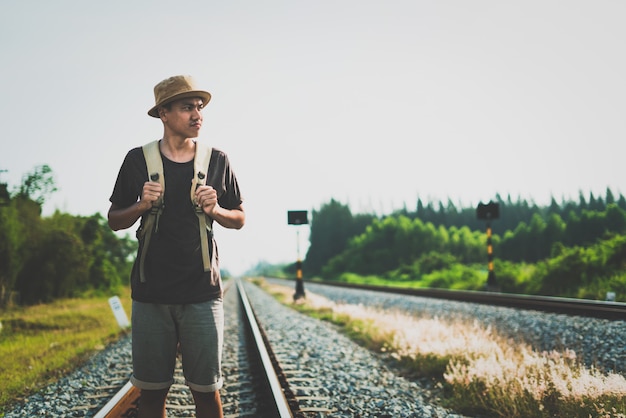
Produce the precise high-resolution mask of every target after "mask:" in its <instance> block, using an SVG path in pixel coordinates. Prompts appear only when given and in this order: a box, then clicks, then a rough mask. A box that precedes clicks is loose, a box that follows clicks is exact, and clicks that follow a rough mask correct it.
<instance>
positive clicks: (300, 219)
mask: <svg viewBox="0 0 626 418" xmlns="http://www.w3.org/2000/svg"><path fill="white" fill-rule="evenodd" d="M308 223H309V219H308V212H307V211H306V210H290V211H288V212H287V224H289V225H306V224H308ZM296 246H297V253H298V261H297V262H296V293H295V294H294V295H293V298H294V300H297V299H300V298H303V297H305V293H304V282H303V280H302V260H301V259H300V230H299V229H297V230H296Z"/></svg>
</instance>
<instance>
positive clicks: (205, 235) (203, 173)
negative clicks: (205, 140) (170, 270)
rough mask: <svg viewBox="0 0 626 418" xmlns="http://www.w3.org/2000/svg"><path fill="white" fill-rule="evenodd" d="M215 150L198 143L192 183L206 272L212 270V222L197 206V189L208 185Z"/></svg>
mask: <svg viewBox="0 0 626 418" xmlns="http://www.w3.org/2000/svg"><path fill="white" fill-rule="evenodd" d="M212 152H213V148H211V147H209V146H207V145H205V144H202V143H200V142H198V141H196V155H195V157H194V161H193V170H194V175H193V179H192V181H191V191H190V195H191V202H192V203H193V206H194V208H195V210H196V215H197V216H198V225H199V227H200V245H201V248H202V262H203V264H204V271H209V270H211V259H210V258H209V244H210V243H209V233H210V232H211V222H210V220H209V219H207V218H208V216H207V215H206V214H205V213H204V211H203V210H202V208H201V207H199V206H198V205H197V204H196V188H197V187H198V186H200V185H203V184H206V182H207V177H208V173H209V164H210V163H211V154H212Z"/></svg>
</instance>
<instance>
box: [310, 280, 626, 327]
mask: <svg viewBox="0 0 626 418" xmlns="http://www.w3.org/2000/svg"><path fill="white" fill-rule="evenodd" d="M312 283H318V284H323V285H328V286H337V287H346V288H352V289H361V290H371V291H375V292H388V293H394V294H402V295H410V296H422V297H429V298H437V299H446V300H455V301H458V302H470V303H480V304H484V305H492V306H504V307H508V308H516V309H527V310H538V311H544V312H550V313H559V314H566V315H578V316H585V317H590V318H600V319H608V320H613V321H619V320H622V321H624V320H626V303H621V302H604V301H597V300H590V299H573V298H561V297H551V296H530V295H516V294H510V293H498V292H481V291H464V290H449V289H407V288H399V287H391V286H369V285H356V284H350V283H341V282H334V281H315V282H312ZM305 286H306V285H305Z"/></svg>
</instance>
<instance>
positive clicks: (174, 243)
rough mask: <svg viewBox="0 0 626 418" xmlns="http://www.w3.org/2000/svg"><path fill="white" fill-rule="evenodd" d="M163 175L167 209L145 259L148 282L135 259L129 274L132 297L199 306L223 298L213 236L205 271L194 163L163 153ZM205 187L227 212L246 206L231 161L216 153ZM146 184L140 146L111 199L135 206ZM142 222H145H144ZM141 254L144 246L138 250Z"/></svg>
mask: <svg viewBox="0 0 626 418" xmlns="http://www.w3.org/2000/svg"><path fill="white" fill-rule="evenodd" d="M161 158H162V160H163V174H164V177H165V197H164V200H165V206H164V209H163V212H162V214H161V216H160V219H159V225H158V230H157V232H156V233H155V232H153V233H152V236H151V238H150V245H149V246H148V252H147V255H146V258H145V260H144V271H145V277H146V281H145V282H143V283H142V282H140V281H139V265H138V262H137V261H136V262H135V264H134V266H133V270H132V274H131V288H132V298H133V299H134V300H137V301H140V302H148V303H165V304H181V303H198V302H204V301H207V300H211V299H214V298H218V297H221V296H222V282H221V278H220V273H219V261H218V254H217V246H216V244H215V240H213V239H212V238H210V240H211V242H210V243H209V248H210V250H211V251H210V253H211V271H207V272H205V271H204V267H203V262H202V253H201V251H202V250H201V245H200V232H199V224H198V217H197V215H196V213H195V210H194V207H193V205H192V203H191V198H190V195H189V192H190V189H191V181H192V178H193V174H194V173H193V171H194V170H193V160H191V161H189V162H185V163H177V162H174V161H171V160H168V159H167V158H166V157H165V156H163V154H161ZM207 178H208V181H207V184H208V185H210V186H212V187H213V188H214V189H215V190H216V191H217V196H218V203H219V205H220V206H222V207H224V208H226V209H234V208H237V207H238V206H239V205H240V204H241V203H242V198H241V193H240V190H239V185H238V184H237V178H236V177H235V174H234V173H233V171H232V169H231V167H230V163H229V161H228V157H227V156H226V154H225V153H224V152H222V151H220V150H217V149H213V152H212V154H211V163H210V166H209V171H208V176H207ZM146 181H148V173H147V167H146V160H145V157H144V155H143V151H142V149H141V147H138V148H134V149H132V150H130V151H129V152H128V154H127V155H126V158H125V159H124V162H123V163H122V167H121V168H120V171H119V174H118V177H117V181H116V182H115V187H114V189H113V193H112V195H111V198H110V199H109V200H110V201H111V203H113V204H115V205H117V206H119V207H128V206H131V205H133V204H135V203H136V202H137V201H138V200H139V198H140V197H141V192H142V189H143V184H144V183H145V182H146ZM142 223H143V218H142ZM140 250H141V248H140Z"/></svg>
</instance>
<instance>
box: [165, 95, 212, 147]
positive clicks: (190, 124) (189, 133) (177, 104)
mask: <svg viewBox="0 0 626 418" xmlns="http://www.w3.org/2000/svg"><path fill="white" fill-rule="evenodd" d="M203 107H204V103H203V102H202V99H200V98H197V97H191V98H187V99H180V100H176V101H174V102H172V103H171V106H170V109H169V110H168V109H166V108H162V109H161V113H160V115H161V120H163V123H164V124H165V126H166V127H167V129H169V130H170V131H171V133H172V134H174V135H178V136H181V137H183V138H196V137H197V136H198V135H199V134H200V128H201V127H202V109H203Z"/></svg>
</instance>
